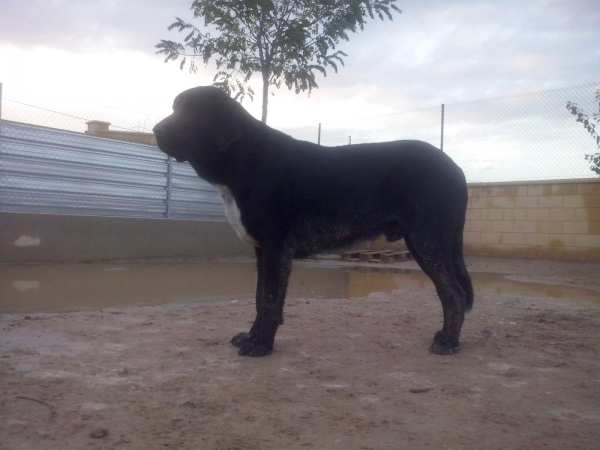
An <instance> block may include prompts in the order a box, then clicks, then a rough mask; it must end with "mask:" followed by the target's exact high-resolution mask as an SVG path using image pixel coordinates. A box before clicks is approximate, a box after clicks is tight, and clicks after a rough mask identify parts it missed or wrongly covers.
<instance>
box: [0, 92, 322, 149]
mask: <svg viewBox="0 0 600 450" xmlns="http://www.w3.org/2000/svg"><path fill="white" fill-rule="evenodd" d="M0 86H2V85H0ZM0 92H1V91H0ZM317 144H318V145H321V124H320V123H319V134H317Z"/></svg>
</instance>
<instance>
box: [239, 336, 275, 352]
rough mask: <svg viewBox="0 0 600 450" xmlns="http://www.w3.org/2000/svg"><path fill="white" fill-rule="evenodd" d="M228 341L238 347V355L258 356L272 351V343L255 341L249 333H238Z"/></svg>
mask: <svg viewBox="0 0 600 450" xmlns="http://www.w3.org/2000/svg"><path fill="white" fill-rule="evenodd" d="M230 342H231V344H233V345H234V346H236V347H238V348H239V350H238V355H242V356H256V357H260V356H267V355H270V354H271V353H273V346H272V345H264V344H259V343H257V342H255V341H254V339H253V337H252V336H251V335H250V333H238V334H236V335H235V336H234V337H233V338H232V339H231V341H230Z"/></svg>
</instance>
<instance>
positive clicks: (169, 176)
mask: <svg viewBox="0 0 600 450" xmlns="http://www.w3.org/2000/svg"><path fill="white" fill-rule="evenodd" d="M172 188H173V158H171V157H170V156H168V157H167V209H166V211H165V217H166V218H167V219H170V218H171V191H172Z"/></svg>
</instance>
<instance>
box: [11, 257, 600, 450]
mask: <svg viewBox="0 0 600 450" xmlns="http://www.w3.org/2000/svg"><path fill="white" fill-rule="evenodd" d="M340 264H341V263H339V262H337V261H326V262H323V261H321V262H305V263H302V264H300V265H297V266H296V269H295V276H296V278H295V281H294V282H293V286H295V287H294V289H296V291H294V292H293V293H291V295H290V297H289V299H288V302H287V306H286V315H285V318H286V323H285V325H283V326H282V327H281V329H280V331H279V332H278V336H277V340H276V351H275V352H274V353H273V354H272V355H271V356H269V357H266V358H257V359H255V358H244V357H239V356H238V355H237V354H236V349H235V348H234V347H232V346H231V345H230V344H229V343H228V341H229V339H230V338H231V337H232V336H233V335H234V334H236V333H237V332H239V331H245V330H246V329H247V328H248V327H249V326H250V324H251V322H252V319H253V310H254V305H253V304H252V298H251V291H250V292H248V289H251V288H252V286H253V280H254V275H253V265H252V263H251V262H248V261H237V260H236V261H232V260H219V261H191V262H190V261H145V262H139V261H138V262H130V261H129V262H128V261H118V262H110V263H107V264H104V265H77V264H73V265H63V266H62V271H61V270H60V269H61V268H60V267H58V266H56V267H53V266H52V265H40V266H28V267H25V266H2V267H0V281H1V282H2V283H1V286H2V291H1V293H2V297H1V298H2V307H3V308H4V309H3V310H4V311H7V310H10V308H12V311H13V312H12V313H5V314H3V315H2V316H1V318H0V449H11V450H12V449H36V450H37V449H40V450H43V449H56V448H61V449H81V448H90V449H112V448H126V449H158V448H182V449H232V450H233V449H282V448H292V449H296V448H297V449H302V448H311V447H312V448H319V449H330V448H331V449H335V448H340V449H373V450H375V449H398V448H403V449H422V448H449V449H481V448H486V449H506V448H511V449H540V448H544V449H559V448H561V449H562V448H570V449H595V448H597V446H598V442H600V339H599V338H600V302H599V301H598V300H599V298H600V280H599V279H598V278H600V277H598V273H600V264H598V263H579V262H573V263H569V262H552V261H532V260H508V259H499V258H470V259H469V260H468V265H469V269H470V271H471V272H472V273H473V278H474V280H475V286H476V293H477V296H476V302H475V308H474V310H473V311H472V312H471V313H470V314H469V315H468V316H467V319H466V322H465V325H464V328H463V335H462V340H461V351H460V353H458V354H456V355H451V356H439V355H432V354H429V353H428V352H427V347H428V346H429V344H430V341H431V338H432V336H433V334H434V332H435V331H436V330H437V329H438V328H439V327H440V325H441V307H440V306H439V301H438V299H437V297H436V295H435V292H434V291H433V290H432V286H431V284H430V282H429V281H428V280H427V279H426V277H424V276H423V274H421V273H420V272H418V271H416V266H415V265H414V262H405V263H397V264H393V265H389V266H384V267H375V268H374V267H372V266H368V267H365V268H359V269H351V268H348V267H342V268H339V267H337V266H339V265H340ZM315 265H316V267H315ZM84 266H85V267H84ZM216 266H219V268H218V269H217V268H214V267H216ZM221 266H223V267H221ZM332 266H335V267H332ZM208 267H213V269H212V270H214V272H210V270H211V269H207V268H208ZM203 268H204V269H206V270H205V271H204V270H201V269H203ZM223 268H225V269H227V268H228V269H229V270H228V271H227V270H225V272H224V273H229V276H225V277H222V276H220V275H219V274H220V273H221V272H222V269H223ZM67 269H68V270H67ZM148 271H149V272H148ZM311 271H312V272H311ZM315 271H316V272H315ZM61 273H62V275H64V278H63V279H61V278H60V276H58V278H57V274H59V275H60V274H61ZM86 274H87V275H86ZM149 275H151V276H149ZM86 277H87V279H88V280H91V279H94V278H99V280H100V283H99V284H97V285H94V284H93V283H91V284H90V283H84V282H82V280H85V279H86ZM111 277H112V278H111ZM117 277H121V279H120V281H119V280H117V281H115V280H116V279H117ZM173 278H174V279H175V280H174V281H173ZM169 279H170V280H171V282H169V281H167V280H169ZM193 279H195V280H197V281H196V284H194V283H193V282H191V281H190V280H193ZM223 279H224V280H225V281H224V283H225V284H222V283H223ZM68 280H75V281H73V282H74V283H75V285H76V286H79V287H72V288H71V290H69V289H68V288H66V287H65V286H64V282H65V281H68ZM144 280H146V281H144ZM149 280H153V281H151V282H150V281H149ZM198 280H199V281H198ZM219 280H221V281H219ZM61 281H62V282H63V283H62V284H61ZM15 282H20V283H17V284H15ZM26 282H29V284H28V283H26ZM35 282H37V287H36V284H35ZM220 283H221V284H220ZM182 284H184V285H185V287H184V286H181V285H182ZM86 286H87V287H86ZM94 286H96V287H94ZM98 286H102V287H103V288H102V289H100V287H98ZM207 286H210V289H208V288H207ZM224 286H226V288H227V289H225V288H224ZM141 287H143V289H145V290H143V292H142V293H140V291H139V289H140V288H141ZM400 287H403V288H400ZM19 288H20V290H19ZM98 290H100V291H101V294H98ZM202 290H204V293H202V292H200V291H202ZM65 292H66V294H65ZM115 292H120V293H121V296H120V297H119V298H115ZM36 296H37V297H36ZM69 296H70V297H69ZM61 297H68V298H62V302H61V301H60V300H61ZM132 298H133V299H134V301H128V300H131V299H132ZM28 299H29V300H28ZM48 299H53V300H51V301H50V300H48ZM76 299H80V300H78V301H79V304H77V303H78V301H74V300H76ZM81 299H84V300H81ZM169 300H171V301H174V302H178V303H177V304H167V305H162V304H161V303H167V302H168V301H169ZM44 301H46V303H44ZM36 302H37V303H36ZM86 302H87V303H86ZM138 303H156V305H147V306H132V305H134V304H138ZM78 308H84V309H86V310H80V311H71V312H69V311H67V310H69V309H78ZM99 308H102V309H99ZM16 310H19V311H20V312H15V311H16ZM40 310H46V311H49V310H54V312H40Z"/></svg>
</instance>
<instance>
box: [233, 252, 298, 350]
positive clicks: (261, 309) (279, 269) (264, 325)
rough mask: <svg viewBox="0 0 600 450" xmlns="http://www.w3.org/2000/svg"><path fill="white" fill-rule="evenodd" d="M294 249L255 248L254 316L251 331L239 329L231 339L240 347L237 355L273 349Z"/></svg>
mask: <svg viewBox="0 0 600 450" xmlns="http://www.w3.org/2000/svg"><path fill="white" fill-rule="evenodd" d="M294 250H295V247H293V246H285V245H284V246H277V247H275V248H271V249H263V248H257V249H256V265H257V269H258V280H257V286H256V319H255V321H254V324H253V325H252V328H251V329H250V332H248V333H239V334H238V335H236V336H235V337H234V338H233V339H232V340H231V343H232V344H233V345H235V346H236V347H239V349H240V350H239V352H238V353H239V354H240V355H247V356H266V355H269V354H271V353H272V352H273V344H274V342H275V333H276V332H277V328H278V327H279V325H281V324H282V323H283V304H284V301H285V294H286V291H287V284H288V279H289V276H290V272H291V269H292V256H293V254H294Z"/></svg>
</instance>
